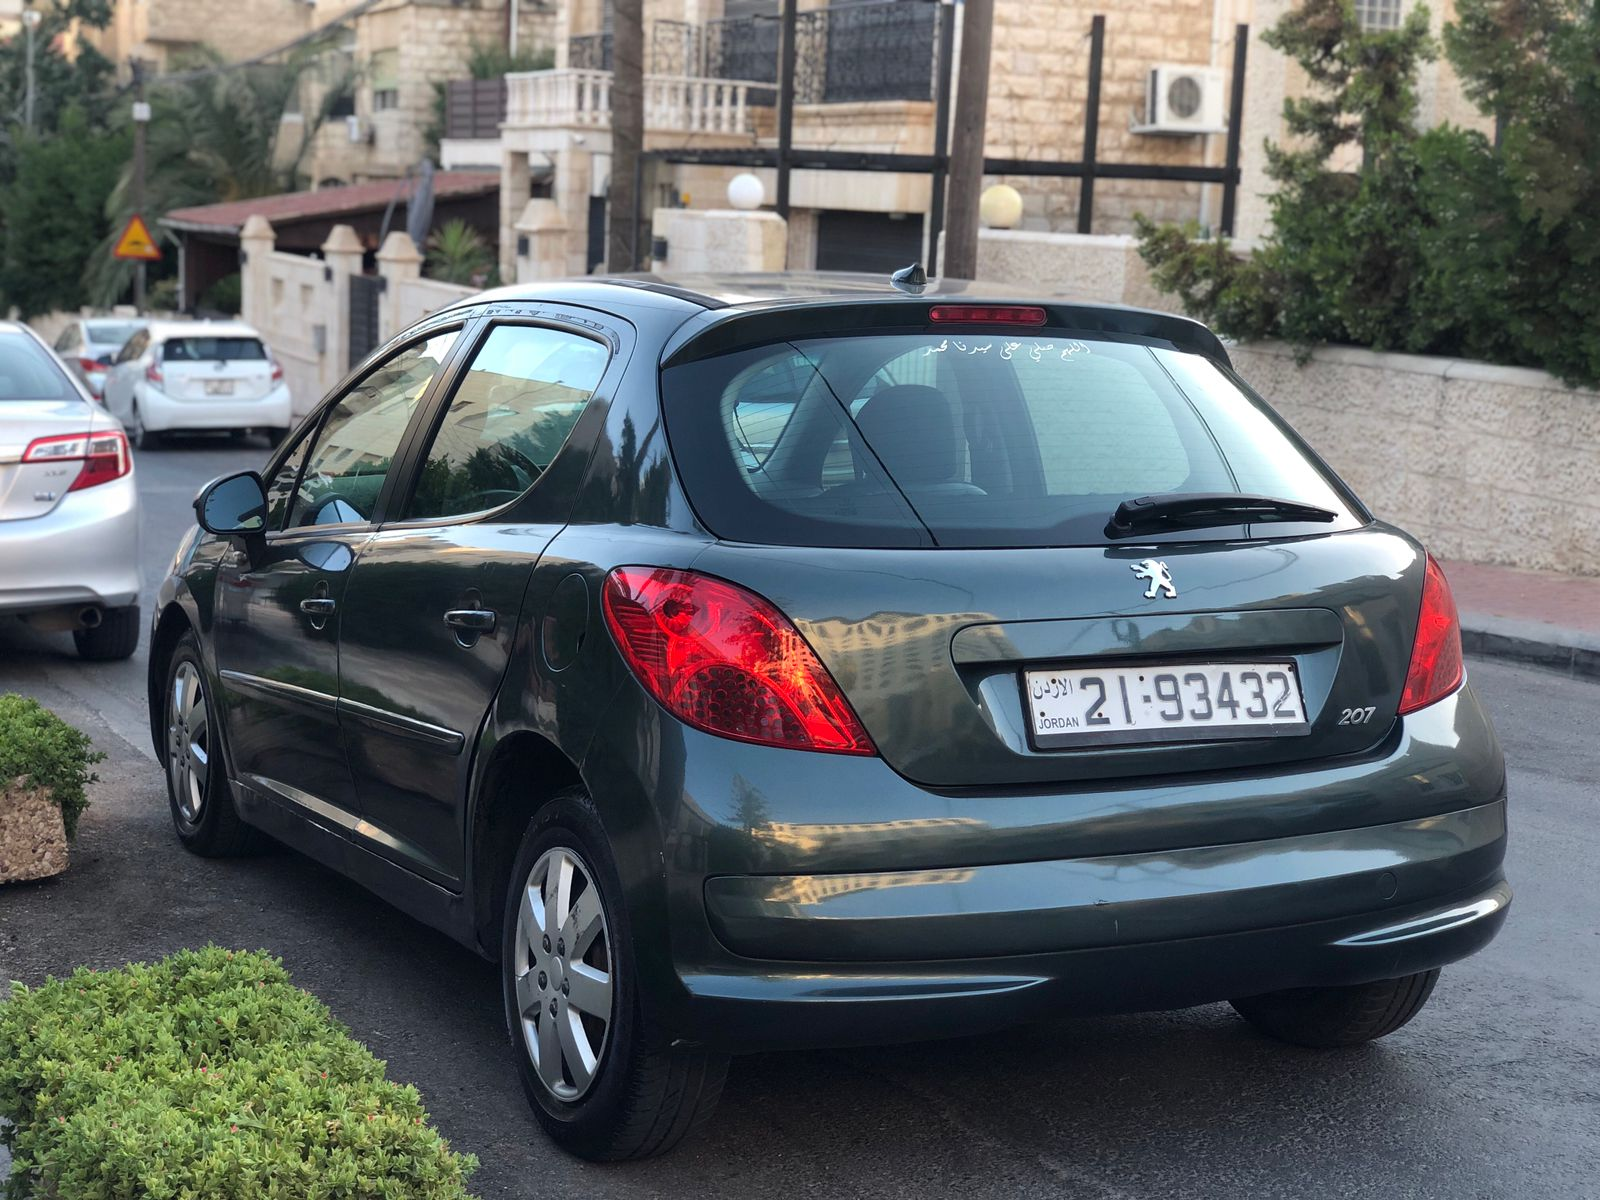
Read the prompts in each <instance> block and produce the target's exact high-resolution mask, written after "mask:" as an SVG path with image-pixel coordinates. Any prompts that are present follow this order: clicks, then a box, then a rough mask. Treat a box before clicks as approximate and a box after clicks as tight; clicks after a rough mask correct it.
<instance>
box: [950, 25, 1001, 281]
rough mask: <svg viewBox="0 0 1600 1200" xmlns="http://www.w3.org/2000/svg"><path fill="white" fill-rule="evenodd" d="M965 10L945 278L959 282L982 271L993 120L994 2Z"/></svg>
mask: <svg viewBox="0 0 1600 1200" xmlns="http://www.w3.org/2000/svg"><path fill="white" fill-rule="evenodd" d="M961 8H962V17H961V66H960V75H959V77H958V78H957V79H956V121H955V125H956V128H955V137H954V138H953V139H952V142H953V144H952V146H951V148H950V183H949V187H948V193H949V201H948V210H949V225H948V226H947V232H946V233H945V240H944V274H945V275H946V276H948V277H950V278H953V279H971V278H972V277H973V276H974V275H976V274H977V272H978V199H979V196H980V195H981V193H982V192H983V137H984V126H985V125H986V124H987V123H988V119H989V48H990V45H991V44H992V42H993V40H994V0H966V3H965V4H963V5H962V6H961Z"/></svg>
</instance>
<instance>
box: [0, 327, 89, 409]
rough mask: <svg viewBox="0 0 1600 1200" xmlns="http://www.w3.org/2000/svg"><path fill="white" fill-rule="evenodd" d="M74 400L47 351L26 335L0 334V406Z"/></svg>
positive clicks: (59, 369) (72, 392)
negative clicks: (11, 401)
mask: <svg viewBox="0 0 1600 1200" xmlns="http://www.w3.org/2000/svg"><path fill="white" fill-rule="evenodd" d="M77 397H78V393H77V391H75V390H74V389H73V387H72V385H71V384H70V383H69V382H68V381H67V377H66V375H65V374H64V373H63V372H62V370H61V368H60V367H58V366H56V364H55V360H54V359H53V358H51V357H50V353H49V351H47V350H45V349H44V347H42V346H40V345H39V344H38V343H37V342H35V341H34V340H33V339H32V338H31V337H28V336H27V335H26V334H22V333H0V403H4V402H5V401H7V400H69V399H77Z"/></svg>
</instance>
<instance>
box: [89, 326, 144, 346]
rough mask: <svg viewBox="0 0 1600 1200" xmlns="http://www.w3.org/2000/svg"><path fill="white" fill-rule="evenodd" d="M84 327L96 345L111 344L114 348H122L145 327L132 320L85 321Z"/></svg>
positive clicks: (90, 339)
mask: <svg viewBox="0 0 1600 1200" xmlns="http://www.w3.org/2000/svg"><path fill="white" fill-rule="evenodd" d="M83 328H84V330H85V331H86V332H87V334H88V337H89V341H91V342H93V343H94V344H95V345H96V346H109V347H110V348H111V349H113V350H121V349H122V347H123V345H124V344H125V343H126V342H127V340H128V339H129V338H131V337H132V336H133V335H134V334H136V333H138V332H139V330H140V329H141V328H143V327H142V326H140V325H137V324H135V323H134V322H132V321H85V322H84V323H83Z"/></svg>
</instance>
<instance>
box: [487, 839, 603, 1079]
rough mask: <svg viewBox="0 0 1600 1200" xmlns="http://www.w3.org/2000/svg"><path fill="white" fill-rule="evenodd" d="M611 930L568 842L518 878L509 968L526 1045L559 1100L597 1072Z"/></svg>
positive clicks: (597, 892) (590, 876) (593, 886)
mask: <svg viewBox="0 0 1600 1200" xmlns="http://www.w3.org/2000/svg"><path fill="white" fill-rule="evenodd" d="M614 962H615V958H614V956H613V955H612V953H611V939H610V931H609V929H608V927H607V924H606V913H605V905H604V903H603V902H602V900H601V898H600V889H599V888H598V886H596V883H595V878H594V873H593V872H592V871H591V870H590V869H589V867H588V866H587V864H585V863H584V861H583V859H581V858H580V857H579V856H578V854H577V853H576V852H575V851H573V850H570V849H568V848H567V847H565V846H556V847H552V848H551V849H549V850H546V851H545V852H544V853H543V854H542V855H540V856H539V861H538V862H536V863H534V864H533V870H532V871H530V872H529V873H528V877H527V879H526V880H525V881H524V882H523V885H522V892H521V897H520V900H519V908H518V911H517V929H516V940H515V942H514V943H513V944H512V955H511V972H512V977H513V979H514V981H515V984H516V997H517V1014H518V1018H519V1020H520V1021H521V1023H522V1038H523V1045H524V1046H525V1048H526V1049H527V1052H528V1057H529V1058H530V1059H532V1061H533V1066H534V1073H535V1074H537V1075H538V1077H539V1081H540V1082H541V1083H542V1084H543V1085H544V1087H545V1089H546V1090H547V1091H549V1093H550V1094H551V1095H552V1096H554V1097H555V1098H556V1099H558V1100H561V1101H564V1102H566V1103H569V1104H570V1103H572V1102H574V1101H576V1100H578V1099H581V1098H582V1097H583V1095H584V1093H586V1092H587V1091H588V1090H589V1088H590V1086H591V1085H592V1084H593V1083H594V1080H595V1077H596V1075H598V1074H599V1069H600V1063H601V1060H602V1058H603V1057H604V1055H605V1051H606V1035H607V1033H608V1032H609V1031H610V1028H611V1020H612V1016H611V1012H612V1005H613V1003H614V996H615V987H614V979H613V970H614V968H613V963H614Z"/></svg>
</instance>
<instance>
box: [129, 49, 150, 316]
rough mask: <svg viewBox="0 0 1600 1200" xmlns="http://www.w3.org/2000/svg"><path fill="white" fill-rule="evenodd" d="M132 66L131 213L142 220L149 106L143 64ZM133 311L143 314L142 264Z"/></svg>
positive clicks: (135, 280)
mask: <svg viewBox="0 0 1600 1200" xmlns="http://www.w3.org/2000/svg"><path fill="white" fill-rule="evenodd" d="M131 61H132V64H133V211H134V213H135V214H136V215H137V216H138V217H139V219H140V220H143V219H144V130H145V126H146V125H148V124H150V105H149V104H147V103H146V102H145V98H144V63H143V62H142V61H140V60H139V59H137V58H135V59H133V60H131ZM133 309H134V311H135V312H137V313H139V314H140V315H143V313H144V263H143V261H140V262H138V263H136V264H134V268H133Z"/></svg>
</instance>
